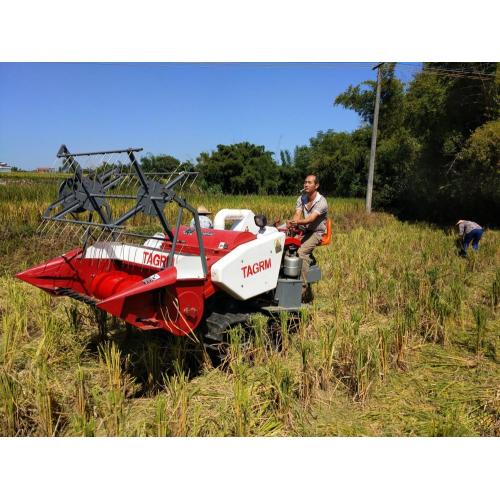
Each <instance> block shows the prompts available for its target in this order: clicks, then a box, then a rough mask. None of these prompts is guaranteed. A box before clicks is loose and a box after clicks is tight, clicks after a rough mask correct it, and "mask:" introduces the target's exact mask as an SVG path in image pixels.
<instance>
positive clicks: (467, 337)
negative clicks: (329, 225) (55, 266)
mask: <svg viewBox="0 0 500 500" xmlns="http://www.w3.org/2000/svg"><path fill="white" fill-rule="evenodd" d="M9 179H12V180H13V181H15V182H12V183H10V182H9V183H8V184H7V185H3V186H2V191H1V192H0V209H1V210H0V223H1V226H0V227H1V228H2V229H1V231H2V236H3V239H2V241H1V243H0V250H1V251H2V255H3V256H4V258H3V259H2V262H1V264H0V269H1V271H2V275H1V276H0V315H1V318H0V434H1V435H5V436H21V435H23V436H24V435H39V436H42V435H43V436H52V435H58V436H59V435H64V436H125V435H126V436H132V435H141V436H143V435H154V436H192V435H197V436H198V435H202V436H207V435H211V436H227V435H237V436H254V435H261V436H270V435H288V436H292V435H337V434H341V435H360V434H367V435H498V434H500V429H499V427H498V421H499V417H500V415H499V407H498V379H499V375H500V373H499V365H498V357H497V352H498V342H499V336H498V331H500V320H499V315H498V303H499V293H500V292H499V290H500V254H499V252H500V233H498V232H497V231H487V232H486V233H485V236H484V238H483V240H482V241H481V247H480V250H479V252H478V254H477V255H472V254H471V256H470V257H469V258H468V259H461V258H459V257H458V256H457V255H456V252H455V247H454V243H453V236H452V235H450V234H447V233H445V232H444V231H442V230H439V229H436V228H431V227H429V226H427V225H424V224H418V225H414V224H407V223H401V222H399V221H397V220H396V219H394V218H393V217H391V216H389V215H386V214H372V215H371V216H367V215H366V214H365V213H364V211H363V209H362V207H363V202H362V200H338V199H336V200H329V203H330V210H331V215H332V216H333V221H334V238H333V243H332V244H331V245H330V246H329V247H321V248H319V249H317V250H316V252H315V254H316V257H317V260H318V262H319V265H320V267H321V269H322V273H323V279H322V280H321V281H320V282H319V283H318V284H317V285H314V288H315V290H314V291H315V301H314V303H313V305H312V306H311V307H309V308H307V309H304V310H302V312H301V314H300V315H299V316H296V315H293V314H290V313H286V312H283V313H281V314H279V315H276V316H275V317H274V318H271V319H268V318H266V317H264V316H254V317H253V318H252V320H251V323H250V325H248V326H247V328H237V329H234V330H233V331H232V332H231V334H230V343H229V346H228V348H227V351H226V354H227V356H226V359H225V361H224V363H222V365H221V366H220V367H217V368H214V367H212V366H210V364H209V363H208V361H207V360H206V359H205V361H203V359H204V358H203V353H200V352H196V350H197V349H198V350H200V349H201V348H200V347H199V346H195V347H189V348H188V347H187V344H186V343H185V342H182V340H183V339H172V341H171V342H163V341H162V340H161V339H162V338H161V336H159V335H158V334H151V333H148V332H143V333H140V332H137V331H135V330H133V329H128V330H126V329H125V327H124V325H123V324H122V323H121V322H120V321H115V320H112V319H110V318H103V317H100V316H98V315H96V314H95V313H94V312H93V310H92V309H91V308H89V307H88V306H85V305H83V304H80V303H76V302H72V301H71V300H70V299H55V298H53V297H50V296H48V295H47V294H44V293H43V292H41V291H40V290H37V289H35V288H33V287H30V286H28V285H26V284H24V283H21V282H19V281H17V280H15V279H14V278H13V276H12V275H13V273H14V272H17V271H20V270H21V269H24V268H26V267H27V266H28V265H31V264H35V263H38V262H40V261H43V259H44V258H48V257H53V256H54V255H57V253H58V251H56V250H55V248H53V247H45V246H42V245H40V242H39V240H38V239H37V238H36V237H35V236H34V231H35V228H36V226H37V225H38V222H39V216H40V213H41V211H42V210H43V208H44V207H45V206H46V205H47V204H48V203H49V201H51V200H52V197H53V195H54V193H55V192H56V190H57V182H56V181H54V180H53V179H50V178H46V179H45V178H44V181H43V182H42V183H41V184H40V183H38V180H37V181H36V182H35V180H34V177H32V178H30V177H23V176H12V177H11V178H9ZM188 201H190V203H192V204H193V205H197V204H199V203H203V204H205V205H209V207H210V209H212V211H217V210H219V209H220V208H223V207H248V208H251V209H252V210H253V211H254V212H256V213H258V212H261V213H264V214H266V215H267V217H268V220H273V219H277V218H281V219H284V218H286V217H288V216H289V215H290V214H291V211H292V209H293V206H294V197H274V196H268V197H251V196H240V197H211V198H210V199H209V200H207V199H205V198H203V197H202V196H201V195H200V194H199V193H198V194H191V193H189V198H188ZM143 222H144V221H143ZM127 332H128V333H127ZM189 349H191V350H192V351H193V352H191V351H189ZM193 360H195V361H196V362H198V365H196V362H195V361H193ZM193 363H194V364H193ZM195 365H196V366H195Z"/></svg>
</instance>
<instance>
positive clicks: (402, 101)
mask: <svg viewBox="0 0 500 500" xmlns="http://www.w3.org/2000/svg"><path fill="white" fill-rule="evenodd" d="M395 66H396V64H395V63H386V64H384V65H383V67H382V70H381V71H382V74H381V77H382V92H381V103H380V115H379V130H378V140H377V155H376V167H375V178H374V195H373V202H374V207H375V208H378V209H383V210H388V211H392V212H394V213H396V214H397V215H399V216H401V217H404V218H411V219H425V220H431V221H435V222H444V223H449V221H450V220H453V219H456V218H470V219H477V220H478V221H481V222H482V223H488V224H497V220H496V217H497V214H498V213H500V175H499V174H500V168H499V165H500V162H499V155H500V120H499V118H500V117H499V102H498V90H499V87H500V65H499V64H498V63H424V64H423V67H422V70H421V71H419V72H418V73H417V74H416V75H415V76H414V77H413V79H412V80H411V81H410V82H409V83H408V84H407V85H405V84H403V82H402V81H401V80H399V79H398V78H397V77H396V76H395ZM375 90H376V81H375V80H367V81H364V82H361V83H359V84H358V85H351V86H349V87H348V88H347V89H346V90H345V91H344V92H343V93H341V94H340V95H338V96H337V97H336V98H335V100H334V102H333V105H335V106H343V107H344V108H347V109H351V110H353V111H355V112H356V113H357V114H358V115H359V116H360V125H359V127H358V128H357V129H356V130H354V131H352V132H335V131H334V130H327V131H319V132H318V133H317V134H316V136H315V137H312V138H311V139H310V140H309V144H308V145H302V146H297V147H296V148H295V149H294V150H293V151H288V150H285V151H280V152H279V156H280V158H279V161H276V160H275V159H274V153H273V152H271V151H267V150H266V149H265V147H264V146H259V145H255V144H251V143H248V142H243V143H239V144H230V145H222V144H221V145H218V146H217V149H216V150H215V151H212V152H210V153H208V152H203V153H201V154H200V155H199V157H198V158H197V159H196V163H190V162H188V163H186V164H185V165H184V166H183V168H187V169H195V170H198V171H199V172H200V181H199V182H200V185H201V187H202V189H204V190H205V191H207V192H210V193H227V194H243V193H244V194H278V193H279V194H296V193H297V192H298V190H299V189H300V187H301V185H302V180H303V177H304V175H305V174H307V173H319V175H320V181H321V191H322V192H324V193H326V194H328V195H331V196H341V197H362V196H365V192H366V181H367V171H368V161H369V154H370V141H371V134H372V124H373V111H374V102H375ZM142 165H143V167H144V168H145V169H146V170H150V171H159V170H160V171H161V170H163V169H172V168H176V167H178V166H179V165H180V162H179V160H177V159H176V158H174V157H172V156H168V155H165V156H151V155H149V156H146V157H144V158H142Z"/></svg>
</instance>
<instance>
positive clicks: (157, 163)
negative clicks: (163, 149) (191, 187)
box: [141, 153, 181, 173]
mask: <svg viewBox="0 0 500 500" xmlns="http://www.w3.org/2000/svg"><path fill="white" fill-rule="evenodd" d="M180 164H181V162H180V161H179V160H178V159H177V158H175V157H174V156H170V155H158V156H153V155H152V154H151V153H148V154H147V155H146V156H143V157H142V158H141V167H142V169H143V170H144V172H161V173H167V172H174V171H175V170H177V169H178V167H179V165H180Z"/></svg>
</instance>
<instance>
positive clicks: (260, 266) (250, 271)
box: [241, 257, 271, 278]
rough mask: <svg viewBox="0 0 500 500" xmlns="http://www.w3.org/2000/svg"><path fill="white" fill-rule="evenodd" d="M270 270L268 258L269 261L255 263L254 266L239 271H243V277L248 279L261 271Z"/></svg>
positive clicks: (244, 267)
mask: <svg viewBox="0 0 500 500" xmlns="http://www.w3.org/2000/svg"><path fill="white" fill-rule="evenodd" d="M270 268H271V258H270V257H269V259H265V260H261V261H259V262H255V264H250V265H248V266H243V267H242V268H241V270H242V271H243V277H244V278H248V277H249V276H253V275H254V274H257V273H260V272H261V271H265V270H266V269H270Z"/></svg>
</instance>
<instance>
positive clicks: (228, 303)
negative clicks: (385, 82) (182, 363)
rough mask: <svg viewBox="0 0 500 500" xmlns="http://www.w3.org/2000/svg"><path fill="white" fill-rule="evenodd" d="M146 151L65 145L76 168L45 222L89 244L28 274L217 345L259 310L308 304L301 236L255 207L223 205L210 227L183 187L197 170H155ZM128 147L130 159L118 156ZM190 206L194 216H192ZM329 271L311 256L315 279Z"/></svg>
mask: <svg viewBox="0 0 500 500" xmlns="http://www.w3.org/2000/svg"><path fill="white" fill-rule="evenodd" d="M138 151H141V149H133V148H129V149H126V150H118V151H103V152H96V153H78V154H75V153H73V154H72V153H70V152H69V151H68V149H67V148H66V146H64V145H63V146H61V148H60V150H59V153H58V158H59V159H60V161H62V167H61V170H62V171H64V172H66V173H67V174H69V175H68V177H67V178H66V179H65V180H64V181H63V182H62V184H61V186H60V187H59V194H58V199H57V201H56V202H54V203H53V204H51V205H50V206H49V207H48V208H47V210H46V211H45V213H44V215H43V221H42V227H41V229H42V230H43V232H44V233H48V234H52V235H53V236H55V237H56V239H58V240H59V241H61V242H62V243H65V242H69V241H71V239H72V236H74V234H75V233H76V232H78V234H77V236H78V240H77V241H79V246H78V247H77V248H73V249H72V250H69V251H67V252H66V253H64V254H62V255H60V256H59V257H55V258H53V259H51V260H49V261H47V262H44V263H43V264H40V265H37V266H35V267H32V268H31V269H28V270H26V271H23V272H21V273H19V274H18V275H17V277H18V278H19V279H21V280H24V281H26V282H27V283H30V284H32V285H35V286H37V287H39V288H41V289H42V290H44V291H46V292H48V293H50V294H52V295H55V296H66V297H71V298H73V299H76V300H80V301H83V302H85V303H87V304H92V305H94V306H95V307H97V308H98V309H100V310H102V311H106V312H108V313H110V314H112V315H113V316H115V317H118V318H121V319H123V320H124V321H126V322H127V323H129V324H131V325H134V326H135V327H137V328H140V329H142V330H164V331H166V332H169V333H171V334H173V335H179V336H182V335H190V334H193V333H195V332H196V335H200V334H201V336H202V338H203V341H204V342H205V343H206V344H208V345H215V344H217V343H219V342H222V341H224V337H225V334H226V333H227V331H228V330H229V329H230V328H232V327H234V326H235V325H237V324H239V323H245V322H246V321H247V320H248V317H249V315H250V314H252V313H253V312H256V311H263V312H269V313H271V312H273V311H281V310H286V311H298V310H299V308H300V307H301V305H302V304H301V289H302V281H301V278H300V271H301V259H299V257H298V255H297V250H298V248H299V247H300V240H299V239H297V238H295V237H291V236H288V235H287V234H286V233H285V232H284V231H281V230H279V229H277V228H276V227H274V226H268V225H267V220H266V217H265V216H263V215H255V214H254V213H253V212H252V211H251V210H247V209H239V210H235V209H223V210H220V211H219V212H218V213H217V214H216V215H215V217H214V223H213V226H214V228H213V229H202V228H201V227H200V221H199V218H198V214H197V212H196V210H195V209H194V208H193V207H192V206H191V205H190V204H189V203H187V202H186V200H185V199H184V198H182V197H181V196H180V194H179V193H180V190H181V189H182V187H185V186H188V187H189V184H190V183H191V185H192V182H194V179H195V176H196V173H195V172H190V171H178V172H174V173H170V174H168V175H167V174H164V173H161V172H160V173H158V172H145V171H144V170H143V168H142V167H141V165H140V163H139V162H138V161H137V159H136V157H135V155H134V153H137V152H138ZM122 156H124V157H125V161H118V160H117V157H122ZM134 186H135V187H136V189H135V190H134V189H131V188H133V187H134ZM137 187H138V189H137ZM131 191H134V193H133V194H131ZM176 206H177V214H176V223H175V225H170V224H169V222H168V221H167V216H166V212H171V213H172V214H174V213H175V208H176ZM185 211H187V212H188V214H190V217H192V219H193V220H194V223H193V224H192V226H187V225H182V220H183V215H184V214H185V213H186V212H185ZM151 221H153V222H154V224H155V225H156V228H157V229H158V224H159V228H160V229H161V232H155V229H154V225H152V224H151ZM59 223H63V226H61V225H60V224H59ZM68 228H69V229H68ZM320 278H321V272H320V270H319V268H318V267H317V266H316V265H313V266H311V268H310V271H309V275H308V282H309V283H314V282H316V281H318V280H319V279H320Z"/></svg>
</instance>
